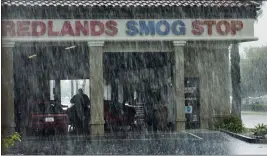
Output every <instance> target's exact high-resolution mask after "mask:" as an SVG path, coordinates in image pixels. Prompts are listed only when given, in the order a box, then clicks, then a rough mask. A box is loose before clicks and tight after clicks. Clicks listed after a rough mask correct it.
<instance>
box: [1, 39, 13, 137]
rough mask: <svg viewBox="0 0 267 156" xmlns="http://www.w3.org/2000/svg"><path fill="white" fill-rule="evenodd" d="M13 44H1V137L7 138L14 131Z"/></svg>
mask: <svg viewBox="0 0 267 156" xmlns="http://www.w3.org/2000/svg"><path fill="white" fill-rule="evenodd" d="M14 45H15V43H14V42H5V41H4V42H3V43H2V49H1V50H2V51H1V54H2V56H1V62H2V63H1V69H2V73H1V79H2V80H1V89H2V91H1V97H2V98H1V123H2V124H1V126H2V135H3V136H7V135H10V134H12V133H13V132H14V131H15V113H14V80H13V51H12V50H13V47H14Z"/></svg>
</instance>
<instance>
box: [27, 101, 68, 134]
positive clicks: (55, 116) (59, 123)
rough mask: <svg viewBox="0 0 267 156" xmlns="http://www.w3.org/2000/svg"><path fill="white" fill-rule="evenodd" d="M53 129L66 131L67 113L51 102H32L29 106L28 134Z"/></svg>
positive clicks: (65, 132)
mask: <svg viewBox="0 0 267 156" xmlns="http://www.w3.org/2000/svg"><path fill="white" fill-rule="evenodd" d="M48 131H54V132H55V133H63V134H67V133H68V115H67V113H66V112H64V110H63V109H62V107H61V106H57V105H55V104H54V103H53V102H51V101H49V102H43V101H39V102H34V103H32V104H31V105H30V106H29V116H28V126H27V133H28V135H31V134H35V133H36V132H42V133H45V132H48Z"/></svg>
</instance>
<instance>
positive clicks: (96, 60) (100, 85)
mask: <svg viewBox="0 0 267 156" xmlns="http://www.w3.org/2000/svg"><path fill="white" fill-rule="evenodd" d="M88 46H89V64H90V98H91V121H90V126H91V134H92V135H103V134H104V78H103V46H104V41H90V42H88Z"/></svg>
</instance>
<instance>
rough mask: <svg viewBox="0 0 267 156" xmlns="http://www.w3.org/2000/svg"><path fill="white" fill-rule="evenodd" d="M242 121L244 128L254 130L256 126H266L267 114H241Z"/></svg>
mask: <svg viewBox="0 0 267 156" xmlns="http://www.w3.org/2000/svg"><path fill="white" fill-rule="evenodd" d="M241 117H242V121H243V124H244V125H245V127H247V128H254V127H255V126H256V125H257V124H262V123H263V124H266V125H267V112H242V116H241Z"/></svg>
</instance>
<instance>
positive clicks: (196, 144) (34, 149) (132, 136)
mask: <svg viewBox="0 0 267 156" xmlns="http://www.w3.org/2000/svg"><path fill="white" fill-rule="evenodd" d="M14 152H15V153H14V154H42V155H43V154H52V155H57V154H71V155H77V154H78V155H94V154H139V155H141V154H145V155H146V154H154V155H161V154H164V155H166V154H176V155H177V154H178V155H184V154H185V155H189V154H194V155H210V154H213V155H222V154H223V155H228V154H243V155H244V154H251V155H256V154H257V155H267V145H260V144H249V143H245V142H243V141H240V140H237V139H234V138H232V137H230V136H228V135H226V134H224V133H222V132H217V131H208V130H194V131H186V132H179V133H168V134H163V133H146V132H143V133H142V134H140V133H128V134H123V133H121V134H120V135H119V134H118V135H117V136H115V135H112V136H104V137H85V136H70V135H69V136H57V137H51V138H48V137H45V138H41V137H28V138H25V139H24V140H23V142H22V143H20V144H19V145H16V147H15V148H14Z"/></svg>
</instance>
